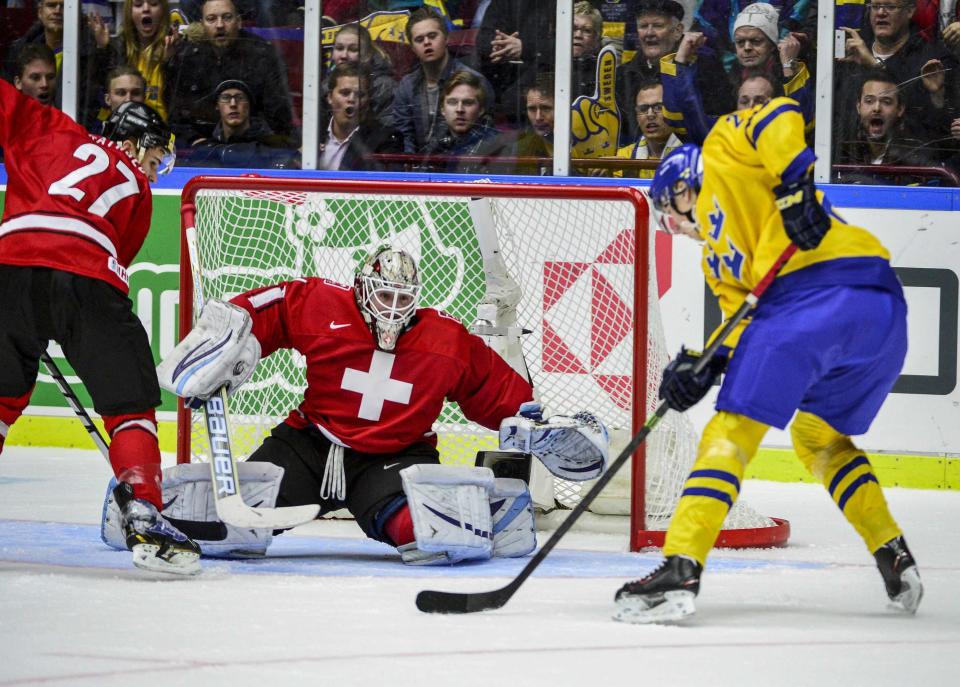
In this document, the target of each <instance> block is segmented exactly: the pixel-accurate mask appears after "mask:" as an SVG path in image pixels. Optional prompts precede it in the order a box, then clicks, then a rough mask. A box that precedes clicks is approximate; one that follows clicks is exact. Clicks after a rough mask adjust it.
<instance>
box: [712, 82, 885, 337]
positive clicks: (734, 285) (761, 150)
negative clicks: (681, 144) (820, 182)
mask: <svg viewBox="0 0 960 687" xmlns="http://www.w3.org/2000/svg"><path fill="white" fill-rule="evenodd" d="M815 159H816V158H815V156H814V154H813V151H812V150H810V148H808V147H807V145H806V143H805V142H804V120H803V115H802V112H801V109H800V105H799V104H798V103H797V102H796V101H794V100H791V99H789V98H774V99H772V100H770V101H769V102H768V103H767V104H766V105H758V106H756V107H754V108H752V109H750V110H740V111H738V112H734V113H732V114H729V115H726V116H725V117H722V118H720V120H718V121H717V123H716V124H715V125H714V127H713V129H711V131H710V133H709V134H708V135H707V138H706V140H705V142H704V145H703V164H704V177H703V187H702V188H701V190H700V194H699V197H698V200H697V207H696V213H697V220H698V222H699V226H700V234H701V238H703V240H704V246H703V262H702V266H703V271H704V274H705V275H706V278H707V283H708V284H709V286H710V288H711V290H712V291H713V292H714V294H715V295H716V296H717V297H718V298H719V299H720V307H721V309H722V310H723V313H724V317H729V316H730V315H731V314H732V313H733V312H734V311H735V310H736V309H737V308H738V307H739V306H740V305H741V304H742V303H743V300H744V298H745V297H746V295H747V294H748V293H749V292H750V291H751V290H752V289H753V288H754V287H755V286H756V285H757V283H758V282H759V280H760V279H762V278H763V276H764V275H765V274H766V273H767V271H768V270H769V269H770V268H771V267H772V266H773V263H774V261H775V260H776V259H777V258H778V257H779V256H780V254H781V253H782V252H783V250H784V249H785V248H786V247H787V245H788V243H789V239H788V238H787V234H786V232H785V231H784V228H783V221H782V219H781V218H780V212H779V211H778V210H777V207H776V205H775V204H774V195H773V188H774V187H775V186H777V185H778V184H780V183H781V181H784V182H787V181H794V180H796V179H799V178H801V177H802V176H803V175H804V174H806V173H807V170H808V169H809V168H810V167H811V166H812V165H813V163H814V160H815ZM817 196H818V198H820V200H821V202H822V203H823V206H824V208H825V209H826V210H827V211H828V212H829V214H830V217H831V220H832V225H831V228H830V231H828V232H827V235H826V237H825V238H824V240H823V242H822V243H821V244H820V245H819V246H818V247H817V248H815V249H813V250H809V251H798V252H797V253H796V254H794V256H793V257H792V258H791V259H790V261H789V262H788V263H787V265H786V266H785V267H784V269H783V271H782V272H781V273H780V276H779V277H778V279H777V281H776V282H775V283H774V285H773V287H771V292H772V291H774V290H778V291H779V290H783V289H800V288H804V287H805V286H813V285H817V284H834V285H844V284H846V285H869V286H873V287H878V286H879V285H883V284H888V285H889V288H890V289H891V290H898V289H899V285H898V284H893V283H891V281H890V280H891V279H894V281H895V278H893V277H892V272H891V270H890V267H889V262H888V261H889V257H890V255H889V253H888V252H887V250H886V248H884V246H883V245H882V244H881V243H880V242H879V241H878V240H877V239H876V237H874V236H873V235H872V234H871V233H870V232H868V231H867V230H866V229H863V228H861V227H858V226H855V225H852V224H848V223H847V222H846V221H845V220H844V219H843V217H841V216H840V214H838V213H837V211H836V210H835V209H834V208H833V207H832V206H831V205H830V202H829V200H827V198H825V197H824V196H823V193H822V192H820V191H818V192H817ZM745 324H746V323H745V322H744V323H741V326H740V328H739V330H738V331H736V332H734V334H733V335H732V336H731V337H730V338H729V339H728V345H729V346H731V347H733V346H735V345H736V342H737V340H739V335H740V333H741V332H742V331H743V327H744V326H745Z"/></svg>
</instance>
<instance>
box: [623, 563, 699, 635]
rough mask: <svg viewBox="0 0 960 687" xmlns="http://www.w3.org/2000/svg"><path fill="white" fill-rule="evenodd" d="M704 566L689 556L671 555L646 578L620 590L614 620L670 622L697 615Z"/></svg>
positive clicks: (627, 584)
mask: <svg viewBox="0 0 960 687" xmlns="http://www.w3.org/2000/svg"><path fill="white" fill-rule="evenodd" d="M701 572H703V566H702V565H700V564H699V563H697V561H695V560H693V559H692V558H688V557H686V556H667V559H666V560H665V561H664V562H663V563H661V564H660V567H659V568H657V569H656V570H654V571H653V572H652V573H650V574H649V575H647V576H646V577H644V578H642V579H640V580H637V581H635V582H627V583H626V584H625V585H623V586H622V587H620V589H619V591H617V596H616V597H615V601H616V604H617V612H616V613H614V615H613V619H614V620H619V621H621V622H625V623H669V622H676V621H678V620H682V619H683V618H686V617H687V616H689V615H693V613H694V612H695V611H696V608H695V607H694V605H693V599H694V597H696V595H697V592H699V591H700V573H701Z"/></svg>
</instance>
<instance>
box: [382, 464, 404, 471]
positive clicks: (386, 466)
mask: <svg viewBox="0 0 960 687" xmlns="http://www.w3.org/2000/svg"><path fill="white" fill-rule="evenodd" d="M398 465H400V463H390V464H389V465H384V466H383V469H384V470H389V469H390V468H395V467H397V466H398Z"/></svg>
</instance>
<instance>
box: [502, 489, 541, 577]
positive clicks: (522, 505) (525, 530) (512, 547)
mask: <svg viewBox="0 0 960 687" xmlns="http://www.w3.org/2000/svg"><path fill="white" fill-rule="evenodd" d="M490 514H491V516H492V517H493V555H494V556H500V557H504V558H515V557H518V556H526V555H527V554H528V553H530V552H531V551H533V550H534V549H535V548H537V529H536V525H535V523H534V517H533V501H532V500H531V499H530V491H529V490H528V489H527V485H526V483H525V482H524V481H523V480H520V479H511V478H509V477H498V478H497V479H496V480H494V483H493V489H492V490H491V491H490Z"/></svg>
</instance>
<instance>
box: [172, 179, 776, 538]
mask: <svg viewBox="0 0 960 687" xmlns="http://www.w3.org/2000/svg"><path fill="white" fill-rule="evenodd" d="M181 215H182V217H181V219H182V223H183V229H184V230H185V229H186V228H188V227H194V228H195V230H196V239H197V250H198V251H199V254H200V262H201V265H202V269H203V274H202V275H201V277H200V278H201V279H202V280H203V285H204V289H205V291H206V294H207V297H208V298H211V297H212V298H230V297H232V296H234V295H236V294H238V293H242V292H244V291H247V290H249V289H253V288H257V287H260V286H266V285H269V284H273V283H276V282H280V281H286V280H290V279H295V278H298V277H304V276H319V277H324V278H327V279H330V280H331V281H334V282H338V283H341V284H345V285H352V283H353V273H354V269H355V267H356V265H357V263H358V261H359V260H360V259H362V258H363V257H364V256H365V255H366V254H367V253H368V251H369V250H370V249H372V248H373V247H375V246H376V245H379V244H380V243H383V242H386V241H390V242H391V243H393V244H394V245H395V246H397V247H399V248H403V249H404V250H407V251H408V252H410V253H411V254H413V255H414V256H415V257H416V258H417V259H418V262H419V265H420V272H421V277H422V279H423V289H422V295H421V305H422V306H426V307H436V308H438V309H442V310H444V311H446V312H448V313H450V314H452V315H454V316H456V317H458V318H459V319H460V320H462V321H463V322H464V323H465V324H466V325H467V326H468V327H469V326H470V325H471V324H472V323H473V322H475V321H476V318H477V306H478V305H480V304H481V303H483V302H484V299H485V298H487V299H490V298H494V300H496V302H497V303H498V305H499V310H498V314H499V315H500V317H499V320H500V323H501V324H503V323H507V324H510V323H512V321H513V318H515V322H516V324H517V325H518V326H520V327H524V328H526V329H528V330H532V333H530V334H527V335H525V336H524V337H523V338H522V347H523V353H524V357H525V359H526V363H527V365H528V368H529V372H530V376H531V378H532V380H533V384H534V387H535V389H536V393H537V395H538V399H539V400H540V401H541V402H542V403H543V404H544V405H545V407H546V409H547V411H548V412H549V413H550V414H557V413H559V414H572V413H574V412H576V411H578V410H581V409H586V410H590V411H591V412H594V413H596V414H597V415H598V416H599V417H601V418H602V419H603V421H604V422H605V424H606V425H607V427H608V428H609V429H610V431H611V456H613V455H616V454H617V453H619V451H620V450H621V449H622V447H623V446H625V445H626V444H627V442H628V441H629V440H630V438H631V436H632V435H633V434H634V432H636V431H638V430H639V429H640V427H642V426H643V424H644V422H645V420H646V416H647V414H648V413H652V412H653V410H654V408H655V407H656V401H657V399H656V389H657V387H658V386H659V379H660V373H661V371H662V369H663V367H664V366H665V365H666V363H667V361H668V355H667V352H666V350H665V349H666V343H665V340H664V335H663V329H662V325H661V322H660V314H659V299H658V292H657V287H656V269H655V264H654V261H653V260H652V259H651V255H652V252H653V251H652V245H653V235H652V232H651V231H650V224H649V217H648V206H647V201H646V198H645V196H644V195H643V193H642V192H641V191H639V190H638V189H636V188H631V187H611V186H605V187H604V186H576V185H559V184H501V183H465V182H425V181H373V180H369V181H368V180H363V181H355V180H341V179H336V180H331V179H297V178H269V177H256V176H244V177H225V176H224V177H220V176H200V177H195V178H194V179H192V180H191V181H190V182H189V183H188V184H187V186H186V187H185V188H184V190H183V194H182V208H181ZM188 260H189V254H188V251H187V250H186V247H185V240H184V239H183V236H182V238H181V266H180V318H179V322H180V335H181V336H184V335H185V334H186V333H187V332H188V331H189V330H190V327H191V324H192V320H193V314H192V310H191V303H192V291H193V285H192V283H191V279H190V266H189V264H188V263H187V262H186V261H188ZM517 287H519V289H517ZM494 296H495V297H494ZM517 296H519V302H517ZM514 304H515V305H514ZM489 310H490V309H489V308H485V311H486V312H489ZM636 313H642V314H645V315H646V316H645V317H643V316H641V317H635V314H636ZM304 369H305V362H304V359H303V357H302V356H300V355H299V354H298V353H296V352H294V351H286V350H281V351H277V352H276V353H274V354H273V355H271V356H270V357H269V358H267V359H265V360H262V361H261V363H260V365H259V366H258V367H257V370H256V371H255V373H254V375H253V377H252V378H251V380H250V381H249V382H247V384H245V385H244V386H243V387H242V388H241V389H240V390H238V392H237V393H236V394H235V395H234V396H232V397H231V403H230V406H231V407H230V421H231V438H232V440H233V443H234V444H235V445H234V452H235V454H236V455H237V457H238V459H243V458H246V457H247V456H249V454H250V453H251V452H252V451H253V450H254V449H255V448H256V447H257V446H258V445H259V443H260V442H261V441H262V440H263V438H264V437H265V436H266V435H267V434H268V433H269V430H270V429H271V428H272V427H273V426H274V425H276V424H277V423H279V422H281V421H282V420H283V418H284V417H286V415H287V414H288V413H289V411H290V410H291V409H293V408H296V406H297V405H298V404H299V402H300V397H301V394H302V392H303V389H304V388H305V384H306V382H305V376H304ZM434 430H435V431H436V433H437V437H438V449H439V450H440V453H441V460H442V461H443V462H445V463H453V464H465V465H472V464H473V461H474V457H475V455H476V452H477V451H478V450H489V449H496V448H497V437H496V433H495V432H491V431H490V430H487V429H485V428H483V427H480V426H478V425H475V424H473V423H470V422H468V421H467V420H466V418H464V416H463V415H462V413H461V412H460V410H459V408H458V407H457V406H456V405H455V404H451V403H446V404H445V405H444V408H443V411H442V413H441V415H440V417H439V419H438V421H437V423H436V424H435V426H434ZM696 444H697V436H696V432H695V430H694V428H693V426H692V424H691V423H690V421H689V419H688V418H687V417H686V416H685V415H683V414H680V413H668V414H667V416H666V417H665V418H664V419H663V421H662V422H661V423H660V425H659V426H658V427H657V429H656V430H655V431H654V432H653V433H652V434H651V436H650V437H649V439H648V440H647V441H646V442H645V444H644V445H641V447H640V448H639V450H638V451H637V453H636V454H635V456H634V458H633V461H632V470H631V474H630V477H631V479H630V480H623V479H622V478H621V483H622V484H625V485H626V487H625V488H624V493H623V495H622V496H619V497H618V496H617V495H615V494H612V491H613V489H612V487H614V486H615V485H616V481H615V482H614V483H612V484H611V485H609V486H608V487H607V489H606V490H605V493H604V494H603V495H602V496H601V498H600V499H598V500H597V501H598V502H599V501H601V499H604V498H605V497H607V496H608V492H610V493H611V496H610V498H609V499H605V500H606V501H608V502H609V501H612V502H613V503H614V508H613V509H612V510H610V509H609V508H608V509H607V512H621V513H623V514H626V513H629V515H630V548H631V550H634V551H636V550H639V549H640V548H643V547H647V546H659V545H662V543H663V535H664V530H665V529H666V526H667V524H668V523H669V518H670V516H671V515H672V513H673V510H674V508H675V506H676V502H677V500H678V499H679V496H680V491H681V490H682V487H683V482H684V480H685V479H686V476H687V473H688V472H689V470H690V468H691V466H692V465H693V461H694V459H695V457H696V456H695V454H696ZM207 449H208V443H207V437H206V432H205V429H204V427H203V421H202V414H200V413H192V412H191V411H190V410H189V409H188V408H181V409H179V411H178V430H177V460H178V462H190V461H191V460H193V461H196V460H207V455H208V451H207ZM590 485H591V482H583V483H572V482H565V481H564V480H559V479H557V480H555V497H556V500H557V502H558V503H560V504H561V505H564V506H568V507H571V506H572V505H574V504H575V503H577V501H578V500H579V495H580V494H581V493H586V489H588V488H589V487H590ZM630 485H643V486H642V488H641V487H634V486H630ZM595 505H596V504H593V506H592V507H594V506H595ZM604 529H606V528H604ZM788 534H789V526H788V525H787V523H785V522H783V521H780V520H776V519H771V518H767V517H765V516H762V515H760V514H758V513H756V512H755V511H753V510H752V509H751V508H750V507H749V506H747V505H746V504H743V503H742V501H738V502H737V503H736V504H735V505H734V508H733V509H731V511H730V514H729V515H728V517H727V520H726V522H725V524H724V530H723V531H722V532H721V535H720V537H719V539H718V541H717V545H718V546H727V547H747V546H774V545H781V544H783V543H785V541H786V538H787V536H788Z"/></svg>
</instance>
